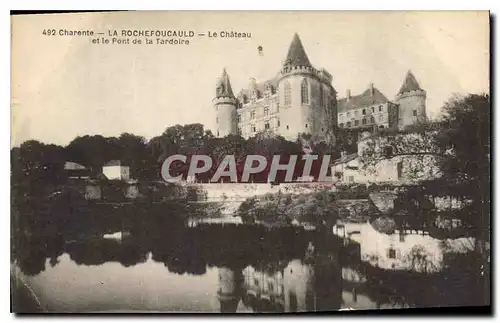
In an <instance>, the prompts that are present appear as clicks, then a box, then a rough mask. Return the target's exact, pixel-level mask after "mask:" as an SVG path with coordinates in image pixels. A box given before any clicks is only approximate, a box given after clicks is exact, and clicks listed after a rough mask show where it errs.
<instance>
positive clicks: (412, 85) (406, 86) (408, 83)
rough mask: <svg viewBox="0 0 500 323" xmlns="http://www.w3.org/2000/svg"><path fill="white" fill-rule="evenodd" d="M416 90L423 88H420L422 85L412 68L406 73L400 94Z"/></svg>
mask: <svg viewBox="0 0 500 323" xmlns="http://www.w3.org/2000/svg"><path fill="white" fill-rule="evenodd" d="M416 90H422V88H420V85H419V84H418V82H417V79H416V78H415V76H414V75H413V73H412V72H411V70H408V73H406V77H405V80H404V82H403V85H401V88H400V89H399V92H398V94H402V93H407V92H411V91H416Z"/></svg>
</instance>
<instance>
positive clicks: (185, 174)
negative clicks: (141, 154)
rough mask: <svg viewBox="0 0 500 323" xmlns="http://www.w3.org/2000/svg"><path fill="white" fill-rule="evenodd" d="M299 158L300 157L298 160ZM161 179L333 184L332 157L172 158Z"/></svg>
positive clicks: (166, 160)
mask: <svg viewBox="0 0 500 323" xmlns="http://www.w3.org/2000/svg"><path fill="white" fill-rule="evenodd" d="M299 157H300V158H299ZM161 176H162V178H163V180H164V181H166V182H169V183H175V182H180V181H185V180H187V179H194V178H196V179H197V180H200V181H207V182H221V181H223V182H232V183H249V182H268V183H274V182H281V183H287V182H294V181H296V180H297V179H300V178H302V179H304V178H314V180H317V181H319V182H327V181H332V180H333V179H332V177H331V174H330V155H322V156H319V155H300V156H299V155H274V156H270V157H268V156H263V155H247V156H245V157H243V158H239V159H237V158H236V157H235V156H234V155H226V156H224V158H223V159H220V158H214V157H212V156H209V155H192V156H190V157H188V156H185V155H172V156H169V157H168V158H167V159H165V161H164V162H163V165H162V167H161Z"/></svg>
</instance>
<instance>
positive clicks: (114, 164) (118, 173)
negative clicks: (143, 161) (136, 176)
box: [102, 160, 130, 181]
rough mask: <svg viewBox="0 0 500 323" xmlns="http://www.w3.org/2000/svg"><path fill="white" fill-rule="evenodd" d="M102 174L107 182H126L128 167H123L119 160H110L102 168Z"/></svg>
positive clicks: (128, 175) (128, 176)
mask: <svg viewBox="0 0 500 323" xmlns="http://www.w3.org/2000/svg"><path fill="white" fill-rule="evenodd" d="M102 173H103V175H104V176H106V178H107V179H109V180H122V181H128V180H129V179H130V167H129V166H125V165H123V164H122V162H121V161H119V160H112V161H110V162H108V163H107V164H105V165H104V166H103V167H102Z"/></svg>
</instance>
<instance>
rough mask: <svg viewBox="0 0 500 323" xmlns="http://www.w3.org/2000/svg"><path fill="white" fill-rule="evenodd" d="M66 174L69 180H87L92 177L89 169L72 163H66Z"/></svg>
mask: <svg viewBox="0 0 500 323" xmlns="http://www.w3.org/2000/svg"><path fill="white" fill-rule="evenodd" d="M64 172H65V173H66V174H67V176H68V178H77V179H85V178H89V177H90V171H89V169H88V168H87V167H85V166H83V165H80V164H78V163H75V162H71V161H67V162H65V163H64Z"/></svg>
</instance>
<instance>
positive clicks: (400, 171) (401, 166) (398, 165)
mask: <svg viewBox="0 0 500 323" xmlns="http://www.w3.org/2000/svg"><path fill="white" fill-rule="evenodd" d="M396 167H397V170H398V179H400V178H401V177H403V163H402V162H399V163H397V164H396Z"/></svg>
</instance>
